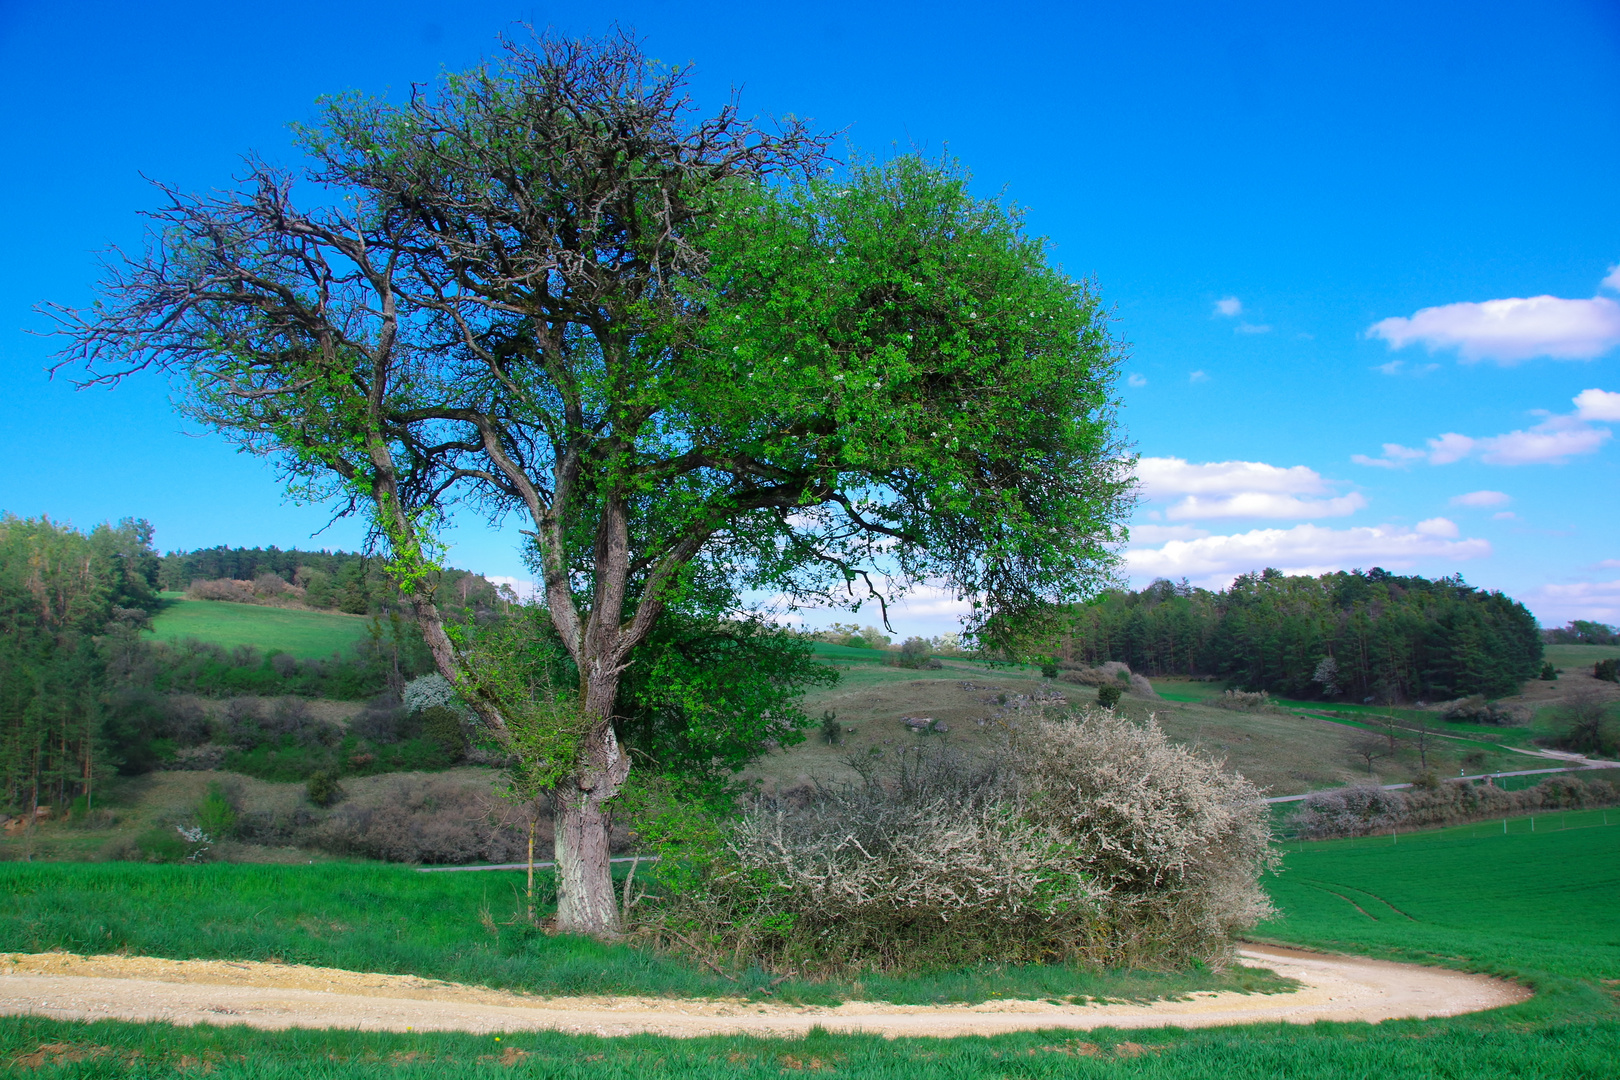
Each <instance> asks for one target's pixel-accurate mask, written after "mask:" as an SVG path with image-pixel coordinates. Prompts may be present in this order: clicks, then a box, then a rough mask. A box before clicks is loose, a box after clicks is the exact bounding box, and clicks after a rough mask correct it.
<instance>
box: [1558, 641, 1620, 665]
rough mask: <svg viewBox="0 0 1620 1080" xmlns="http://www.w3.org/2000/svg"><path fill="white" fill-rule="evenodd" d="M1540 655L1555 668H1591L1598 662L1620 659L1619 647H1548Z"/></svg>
mask: <svg viewBox="0 0 1620 1080" xmlns="http://www.w3.org/2000/svg"><path fill="white" fill-rule="evenodd" d="M1542 655H1543V656H1545V657H1546V658H1547V660H1548V661H1549V662H1550V663H1551V664H1552V665H1553V667H1556V668H1564V669H1565V670H1571V671H1572V670H1574V669H1576V668H1591V666H1592V665H1593V664H1595V663H1597V662H1598V661H1599V660H1613V659H1615V658H1616V657H1620V645H1548V646H1547V647H1546V648H1545V649H1544V650H1543V652H1542Z"/></svg>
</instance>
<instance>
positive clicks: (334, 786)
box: [304, 770, 343, 807]
mask: <svg viewBox="0 0 1620 1080" xmlns="http://www.w3.org/2000/svg"><path fill="white" fill-rule="evenodd" d="M304 795H305V796H306V797H307V798H308V799H309V801H310V802H311V803H313V804H315V805H316V806H321V807H326V806H331V805H332V804H333V803H335V802H337V801H338V800H339V799H341V798H343V786H342V785H341V784H339V783H338V781H337V777H335V776H333V775H332V774H331V773H329V772H326V771H324V770H322V771H318V772H313V773H310V775H309V780H308V781H307V782H306V783H305V784H304Z"/></svg>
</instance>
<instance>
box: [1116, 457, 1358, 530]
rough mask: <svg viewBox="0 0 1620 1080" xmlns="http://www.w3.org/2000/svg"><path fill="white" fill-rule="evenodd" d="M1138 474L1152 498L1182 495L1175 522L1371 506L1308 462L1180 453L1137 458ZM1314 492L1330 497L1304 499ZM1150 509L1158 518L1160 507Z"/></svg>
mask: <svg viewBox="0 0 1620 1080" xmlns="http://www.w3.org/2000/svg"><path fill="white" fill-rule="evenodd" d="M1136 475H1137V479H1138V480H1139V481H1140V483H1141V491H1142V494H1143V496H1144V497H1145V498H1147V499H1150V500H1152V499H1156V500H1170V499H1175V498H1176V497H1177V496H1181V498H1180V499H1179V501H1176V502H1174V503H1173V504H1172V505H1171V506H1169V507H1168V508H1167V509H1166V510H1165V511H1164V513H1163V517H1164V518H1167V519H1169V520H1171V521H1189V520H1202V519H1207V518H1236V517H1246V518H1293V519H1295V520H1298V519H1300V518H1317V517H1343V516H1344V515H1346V514H1353V513H1355V512H1356V511H1357V510H1360V509H1362V508H1364V507H1365V506H1366V505H1367V500H1366V498H1365V497H1364V496H1362V495H1361V494H1360V493H1358V492H1351V493H1350V494H1349V495H1337V494H1335V493H1334V491H1333V486H1332V485H1331V484H1330V483H1329V482H1328V481H1327V480H1325V479H1323V477H1322V475H1321V474H1320V473H1318V472H1317V471H1316V470H1315V469H1311V468H1307V467H1306V466H1304V465H1294V466H1290V467H1287V468H1284V467H1283V466H1280V465H1270V464H1267V463H1266V462H1264V461H1210V462H1204V463H1199V464H1195V463H1193V462H1190V461H1187V460H1186V459H1185V458H1178V457H1145V458H1141V459H1139V460H1138V461H1137V463H1136ZM1313 495H1314V496H1326V498H1302V497H1301V496H1313ZM1149 513H1150V514H1151V515H1152V516H1154V517H1158V513H1157V511H1150V512H1149ZM1137 539H1142V537H1140V536H1138V537H1137ZM1165 539H1171V537H1169V536H1168V535H1167V536H1166V537H1165ZM1177 539H1179V537H1178V538H1177Z"/></svg>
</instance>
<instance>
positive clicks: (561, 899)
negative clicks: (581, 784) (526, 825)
mask: <svg viewBox="0 0 1620 1080" xmlns="http://www.w3.org/2000/svg"><path fill="white" fill-rule="evenodd" d="M605 801H606V800H605V799H603V798H601V797H599V796H598V795H597V794H596V792H593V791H580V790H578V789H577V788H574V789H570V788H569V787H567V786H564V787H560V788H558V790H557V794H556V798H555V802H556V818H555V825H556V835H557V842H556V853H557V929H558V930H560V931H562V932H564V933H569V934H591V935H593V936H596V937H611V936H612V935H614V934H617V933H618V932H619V909H618V904H617V903H616V901H615V899H614V896H613V864H612V862H611V861H610V860H609V854H610V852H609V846H608V820H607V815H606V814H605V813H604V812H603V809H602V804H603V802H605Z"/></svg>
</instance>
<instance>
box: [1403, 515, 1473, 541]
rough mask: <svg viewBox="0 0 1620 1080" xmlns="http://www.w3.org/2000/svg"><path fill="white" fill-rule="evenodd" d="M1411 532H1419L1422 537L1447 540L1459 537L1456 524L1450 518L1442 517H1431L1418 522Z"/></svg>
mask: <svg viewBox="0 0 1620 1080" xmlns="http://www.w3.org/2000/svg"><path fill="white" fill-rule="evenodd" d="M1413 531H1414V532H1420V533H1422V534H1423V535H1424V536H1442V537H1446V538H1448V539H1456V538H1457V537H1458V536H1459V535H1461V534H1460V533H1459V532H1458V530H1457V523H1456V522H1455V521H1452V520H1451V519H1450V518H1443V517H1432V518H1429V519H1428V520H1426V521H1420V522H1418V523H1417V527H1416V528H1415V529H1414V530H1413Z"/></svg>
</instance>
